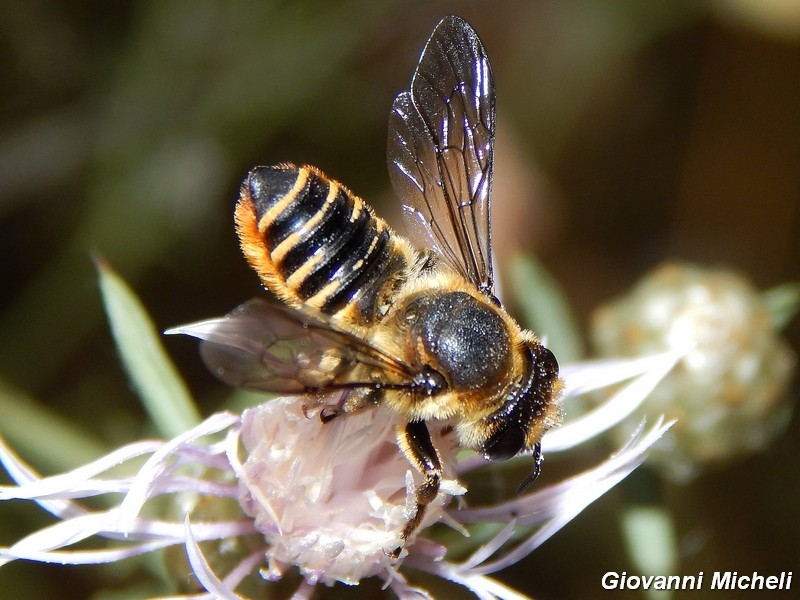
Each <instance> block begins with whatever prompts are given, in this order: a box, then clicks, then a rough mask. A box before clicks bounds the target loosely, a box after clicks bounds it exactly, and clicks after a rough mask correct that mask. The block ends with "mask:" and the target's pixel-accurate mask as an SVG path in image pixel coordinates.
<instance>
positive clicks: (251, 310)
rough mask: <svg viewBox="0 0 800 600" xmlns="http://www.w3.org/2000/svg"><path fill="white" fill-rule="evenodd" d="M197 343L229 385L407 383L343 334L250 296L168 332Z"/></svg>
mask: <svg viewBox="0 0 800 600" xmlns="http://www.w3.org/2000/svg"><path fill="white" fill-rule="evenodd" d="M167 333H170V334H172V333H182V334H186V335H191V336H193V337H197V338H200V339H201V340H203V344H202V345H201V347H200V354H201V356H202V357H203V361H204V362H205V363H206V365H207V366H208V368H209V369H210V370H211V372H212V373H214V374H215V375H216V376H217V377H219V378H220V379H222V380H223V381H224V382H226V383H228V384H230V385H233V386H235V387H242V388H247V389H251V390H259V391H264V392H278V393H304V392H312V391H323V390H333V389H340V388H341V389H344V388H357V387H379V386H393V387H405V386H411V385H412V384H413V373H412V372H411V370H410V368H409V367H407V366H406V365H405V364H403V363H402V362H401V361H399V360H397V359H395V358H392V357H390V356H389V355H387V354H386V353H384V352H382V351H381V350H379V349H377V348H375V347H373V346H371V345H369V344H368V343H366V342H364V341H363V340H360V339H359V338H357V337H355V336H353V335H350V334H348V333H345V332H342V331H338V330H335V329H332V328H331V327H330V326H329V325H328V324H327V323H326V322H325V321H324V320H323V319H322V318H319V319H315V318H313V317H310V316H308V315H306V314H303V313H300V312H298V311H295V310H292V309H290V308H287V307H284V306H279V305H276V304H271V303H269V302H266V301H264V300H261V299H258V298H255V299H253V300H250V301H249V302H246V303H245V304H242V305H241V306H239V307H238V308H236V309H235V310H233V311H232V312H231V313H229V314H227V315H226V316H224V317H222V318H219V319H210V320H207V321H200V322H198V323H193V324H190V325H184V326H181V327H176V328H174V329H170V330H169V331H167ZM359 365H364V366H366V367H369V369H368V372H369V378H368V380H364V381H358V380H355V379H353V376H354V375H353V373H354V368H355V367H358V366H359Z"/></svg>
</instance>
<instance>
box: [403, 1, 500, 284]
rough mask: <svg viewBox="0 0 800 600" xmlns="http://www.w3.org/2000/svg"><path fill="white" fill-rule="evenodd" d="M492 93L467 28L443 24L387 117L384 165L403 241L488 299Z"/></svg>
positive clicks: (459, 22) (458, 22) (455, 21)
mask: <svg viewBox="0 0 800 600" xmlns="http://www.w3.org/2000/svg"><path fill="white" fill-rule="evenodd" d="M494 135H495V92H494V80H493V78H492V69H491V66H490V65H489V59H488V57H487V56H486V51H485V50H484V48H483V45H482V44H481V41H480V40H479V39H478V35H477V34H476V33H475V31H474V30H473V29H472V27H471V26H470V25H469V24H468V23H467V22H466V21H464V20H463V19H461V18H459V17H453V16H451V17H445V18H444V19H442V21H441V22H440V23H439V25H437V26H436V29H434V31H433V33H432V34H431V37H430V39H429V40H428V43H427V44H426V45H425V49H424V50H423V51H422V56H421V57H420V60H419V64H418V65H417V68H416V71H415V72H414V76H413V78H412V80H411V90H410V91H408V92H403V93H402V94H400V95H399V96H397V98H396V99H395V102H394V105H393V107H392V112H391V114H390V117H389V142H388V151H387V161H388V163H389V175H390V177H391V180H392V185H393V186H394V189H395V193H396V194H397V195H398V196H399V197H400V198H401V200H402V201H403V203H404V205H403V217H404V219H405V222H406V226H407V228H408V229H409V235H411V236H412V237H414V241H415V242H417V243H418V244H420V245H424V246H430V247H431V248H433V250H435V251H436V252H437V253H438V254H439V255H440V256H441V257H442V258H443V259H444V261H445V262H446V263H448V264H449V265H450V266H451V267H452V268H454V269H455V270H456V271H457V272H459V273H461V274H462V275H463V276H464V277H466V278H467V279H468V280H470V281H471V282H473V283H474V284H475V285H476V286H477V287H478V288H479V289H480V290H481V291H483V292H484V293H487V294H491V293H492V288H493V277H492V244H491V232H490V227H489V210H490V202H491V200H490V198H491V187H492V164H493V160H494V159H493V157H494Z"/></svg>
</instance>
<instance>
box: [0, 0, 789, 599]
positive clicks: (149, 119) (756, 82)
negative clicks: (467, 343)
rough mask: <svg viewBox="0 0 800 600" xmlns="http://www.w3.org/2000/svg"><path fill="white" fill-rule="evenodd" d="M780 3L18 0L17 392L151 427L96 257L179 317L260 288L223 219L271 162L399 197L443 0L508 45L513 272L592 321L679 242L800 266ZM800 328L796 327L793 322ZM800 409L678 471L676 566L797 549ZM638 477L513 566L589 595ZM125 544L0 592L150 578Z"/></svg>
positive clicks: (763, 281)
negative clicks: (544, 285) (404, 146)
mask: <svg viewBox="0 0 800 600" xmlns="http://www.w3.org/2000/svg"><path fill="white" fill-rule="evenodd" d="M785 4H786V5H788V4H789V3H785ZM781 5H782V3H780V2H758V1H757V0H752V1H751V2H748V1H747V0H719V1H715V2H702V1H696V0H686V1H684V2H681V1H674V2H660V3H655V2H637V1H633V0H629V1H622V2H604V1H600V0H597V1H591V0H580V1H574V2H560V1H559V0H540V1H535V2H522V1H520V2H502V3H498V2H458V3H456V2H421V1H420V2H374V1H372V0H349V1H345V2H327V1H323V0H320V1H317V2H311V1H309V2H275V1H273V2H256V1H253V2H230V3H229V2H222V1H218V2H212V1H202V2H193V1H189V0H183V1H181V0H177V1H167V2H162V1H157V0H151V1H148V2H115V3H101V2H79V1H66V2H65V1H56V0H34V1H32V2H21V1H19V2H5V3H3V4H2V6H1V7H0V33H1V35H0V64H1V65H2V68H1V69H0V86H2V89H3V90H5V92H4V93H3V94H2V98H0V103H1V104H0V383H2V389H1V390H0V391H2V393H0V397H2V398H3V400H2V401H3V402H4V403H5V402H8V403H11V404H13V403H14V402H17V403H18V404H20V403H21V404H26V403H30V405H31V406H38V407H47V409H48V410H50V411H52V412H53V413H54V414H56V415H59V416H61V417H64V418H66V419H69V420H71V421H72V422H73V423H74V424H75V426H76V428H77V430H78V431H80V432H84V433H83V434H82V435H83V436H84V438H85V439H86V440H87V441H91V443H93V444H95V443H96V444H97V445H98V447H106V448H113V447H116V446H117V445H120V444H122V443H124V442H127V441H132V440H135V439H137V438H139V437H142V436H143V435H145V434H146V433H147V432H148V426H147V424H146V419H145V416H144V414H143V412H142V410H141V408H140V406H139V404H138V402H137V400H136V396H135V394H134V393H133V391H132V390H131V389H130V387H129V385H128V383H127V381H126V378H125V375H124V373H123V372H122V370H121V368H120V366H119V362H118V359H117V356H116V351H115V348H114V344H113V341H112V339H111V337H110V334H109V332H108V328H107V326H106V323H105V320H104V316H103V312H102V305H101V301H100V296H99V292H98V289H97V283H96V280H97V277H96V273H95V271H94V267H93V265H92V262H91V259H90V257H91V255H92V254H93V253H96V254H100V255H102V256H104V257H105V258H106V259H107V260H108V261H109V263H110V264H111V265H112V266H113V267H114V268H115V269H116V270H117V271H118V272H119V273H120V274H121V275H122V276H123V277H124V278H125V279H126V280H127V281H128V282H129V283H130V284H131V285H132V286H133V287H134V288H135V290H136V291H137V293H138V294H139V295H140V297H141V298H142V300H143V302H144V303H145V305H146V306H147V307H148V309H149V310H150V312H151V314H152V316H153V318H154V320H155V322H156V324H157V325H158V327H160V328H166V327H169V326H171V325H175V324H179V323H185V322H188V321H192V320H196V319H199V318H203V317H208V316H213V315H219V314H222V313H224V312H226V311H228V310H229V309H231V308H232V307H233V306H235V305H237V304H239V303H241V302H242V301H244V300H246V299H248V298H250V297H251V296H253V295H255V294H257V293H258V282H257V280H256V277H255V275H254V274H253V273H251V272H250V271H249V269H248V267H247V266H246V264H245V262H244V260H243V259H242V258H241V256H240V254H239V251H238V248H237V242H236V239H235V236H234V233H233V228H232V219H231V212H232V206H233V202H234V199H235V197H236V194H237V189H238V185H239V181H240V180H241V178H242V176H243V174H244V173H245V172H246V171H247V169H248V168H249V167H251V166H252V165H254V164H270V163H275V162H279V161H284V160H291V161H295V162H299V163H310V164H314V165H316V166H318V167H320V168H321V169H323V170H324V171H325V172H326V173H328V174H329V175H330V176H332V177H334V178H336V179H338V180H340V181H342V182H344V183H345V184H346V185H348V186H349V187H350V188H352V189H353V190H354V191H355V192H356V193H357V194H359V195H361V196H362V197H364V198H366V199H367V200H368V201H370V202H371V203H372V204H374V205H375V206H377V208H378V210H379V212H380V213H381V214H383V215H386V216H387V218H388V219H389V221H390V222H394V223H395V224H398V220H397V219H396V217H397V214H396V212H395V209H396V201H395V200H394V199H393V197H392V195H391V191H390V189H389V183H388V177H387V174H386V167H385V144H386V124H387V117H388V112H389V108H390V106H391V103H392V100H393V98H394V96H395V94H396V93H397V92H398V91H400V90H402V89H403V88H405V87H407V86H408V83H409V79H410V75H411V72H412V69H413V67H414V66H415V64H416V61H417V59H418V56H419V52H420V50H421V48H422V45H423V43H424V41H425V40H426V39H427V36H428V35H429V34H430V31H431V30H432V28H433V26H434V25H435V23H436V22H437V21H438V20H439V18H441V17H442V16H444V15H446V14H450V13H457V14H460V15H462V16H464V17H466V18H467V19H468V20H469V21H470V22H471V23H472V25H473V26H474V27H475V28H476V30H477V31H478V33H479V34H480V36H481V38H482V39H483V42H484V44H485V46H486V48H487V50H488V53H489V56H490V58H491V61H492V65H493V67H494V73H495V80H496V83H497V95H498V140H497V149H496V171H495V196H494V206H495V219H494V227H495V244H496V252H497V254H498V257H499V261H498V263H499V265H500V268H501V271H502V269H503V265H504V264H506V262H507V258H508V257H509V255H510V253H511V252H515V251H519V250H525V251H528V252H531V253H535V254H536V255H537V257H538V258H539V259H540V260H541V262H542V263H543V264H544V265H545V266H546V267H547V268H548V269H549V270H550V272H551V273H552V274H554V275H555V276H556V278H557V279H558V281H559V282H560V283H561V285H562V286H563V287H564V288H565V290H566V292H567V295H568V297H569V300H570V301H571V303H572V306H573V308H574V309H575V311H576V313H577V316H578V319H579V322H580V323H581V324H582V325H584V326H585V324H586V323H588V317H589V314H590V312H591V310H592V309H593V308H594V307H596V306H597V305H599V304H600V303H602V302H604V301H606V300H608V299H610V298H612V297H614V296H615V295H617V294H619V293H622V292H623V291H624V290H625V289H626V288H628V287H629V286H630V285H632V284H633V282H634V281H635V280H636V279H637V278H639V277H640V276H641V275H643V274H644V273H645V272H647V271H648V270H649V269H651V268H653V267H654V266H656V265H657V264H658V263H660V262H661V261H663V260H665V259H667V258H681V259H687V260H692V261H698V262H703V263H707V264H710V265H721V266H729V267H733V268H735V269H739V270H741V271H744V272H746V273H747V274H748V275H749V277H751V278H752V280H753V281H754V282H755V284H756V285H757V286H759V287H761V288H767V287H771V286H774V285H777V284H779V283H782V282H785V281H788V280H798V279H800V217H799V216H798V199H800V108H798V107H800V14H798V9H796V8H794V9H792V8H791V7H790V8H784V9H783V10H786V11H788V12H786V13H783V12H781V11H782V9H781ZM792 10H793V11H794V12H793V13H792V12H791V11H792ZM786 335H787V337H788V338H789V341H790V343H791V344H792V346H793V347H794V348H795V349H797V348H798V346H799V344H798V341H800V325H798V323H797V322H795V323H793V324H792V325H790V327H789V328H788V330H787V331H786ZM165 343H166V345H167V347H168V350H169V352H170V353H171V355H172V356H173V357H174V359H175V360H176V362H177V364H178V366H179V369H180V370H181V372H182V373H183V374H184V375H185V377H186V379H187V381H188V382H189V385H190V387H191V388H192V390H193V391H194V392H195V393H196V395H197V398H198V402H199V403H200V405H201V406H202V408H203V410H204V412H205V413H210V412H213V411H214V409H215V407H216V406H218V404H219V402H220V399H221V398H222V397H223V395H224V393H225V390H224V389H223V388H222V387H221V386H220V385H219V384H217V383H216V382H215V381H214V380H213V379H212V378H211V377H210V375H208V374H207V373H206V372H205V370H204V368H203V366H202V364H201V363H200V361H199V359H198V356H197V352H196V344H194V343H191V342H189V341H187V340H185V339H167V340H165ZM796 392H797V388H796V387H794V388H793V389H792V391H791V393H792V394H793V395H796ZM11 404H9V406H11ZM4 410H7V411H10V410H11V409H10V408H4ZM23 410H24V409H23ZM8 414H11V413H10V412H6V415H8ZM799 431H800V426H798V419H797V417H795V419H794V420H793V422H792V425H791V426H790V430H789V431H788V432H787V433H786V434H785V435H784V436H783V437H782V438H781V439H780V440H778V441H777V442H776V443H775V444H774V445H773V447H772V448H771V449H770V450H769V451H767V452H766V453H764V454H762V455H760V456H757V457H753V458H750V459H747V460H744V461H742V462H739V463H737V464H735V465H732V466H730V467H728V468H725V469H721V470H718V471H716V472H713V473H710V474H708V475H705V476H703V477H701V478H700V479H698V480H697V481H696V482H694V483H693V484H692V485H691V486H689V487H685V488H676V487H667V488H666V489H665V496H666V498H667V501H668V503H669V506H670V507H671V508H672V510H673V514H674V515H675V516H676V520H677V525H678V535H679V541H680V548H681V551H682V557H681V566H680V574H696V573H697V572H698V571H705V572H706V573H707V575H706V579H707V580H710V573H711V572H713V571H715V570H737V571H740V572H752V571H753V570H759V571H762V572H764V573H767V574H772V573H780V571H787V570H788V571H791V570H793V569H794V570H795V571H798V569H797V567H798V565H800V542H799V541H798V540H800V531H799V530H798V527H800V525H798V524H800V508H798V507H800V490H799V489H798V478H797V473H798V471H797V456H798V453H799V452H800V444H799V443H798V432H799ZM36 436H37V432H36V430H35V427H32V428H31V430H30V435H29V436H28V439H27V441H26V442H21V441H20V440H18V439H12V440H11V441H12V443H14V444H15V445H16V446H20V445H22V446H23V447H26V448H27V447H31V446H32V447H34V448H39V449H40V450H41V452H40V453H39V456H30V454H27V455H26V456H28V457H29V458H30V460H31V461H32V462H34V463H35V464H36V465H37V466H39V467H40V468H41V469H42V470H43V471H45V472H53V471H54V470H55V469H56V468H64V464H62V463H63V462H69V461H70V459H69V458H64V457H52V456H48V452H47V440H38V439H37V437H36ZM598 456H599V455H598ZM80 458H81V459H85V458H88V457H80ZM75 460H76V461H77V460H78V458H77V457H76V458H75ZM75 464H77V463H75ZM621 503H622V493H621V492H619V491H616V492H613V493H612V494H610V495H609V496H607V497H605V498H604V499H602V500H601V501H600V502H599V503H597V504H596V505H594V506H593V507H592V508H590V509H589V510H588V511H587V512H586V513H585V514H583V515H582V516H580V517H579V518H578V519H577V520H576V521H575V522H574V523H572V524H571V525H570V526H568V527H567V528H566V530H564V531H562V532H561V533H560V534H559V535H557V536H556V537H555V538H554V539H553V540H551V541H549V542H548V543H547V544H546V545H545V546H544V547H542V548H541V549H540V550H539V551H537V552H536V553H534V554H533V555H532V556H531V557H530V558H529V559H528V560H527V561H525V562H524V563H523V564H522V565H520V566H519V568H516V569H512V570H510V571H508V572H506V573H504V574H501V575H500V578H501V579H503V580H504V581H507V582H509V583H511V584H513V585H514V586H516V587H517V589H520V590H523V591H525V592H526V593H529V594H531V595H534V596H536V597H538V598H577V597H587V596H588V595H590V594H591V595H595V594H597V593H598V591H599V590H600V583H599V582H600V577H601V576H602V574H603V573H604V572H605V571H609V570H613V571H625V570H626V571H628V572H635V568H634V567H633V566H632V565H631V563H630V562H629V561H628V559H627V558H626V557H625V552H624V546H623V542H622V540H621V537H620V534H619V529H618V522H617V514H618V511H619V507H620V505H621ZM0 514H2V516H0V536H2V537H0V544H2V545H6V544H8V543H10V542H11V541H13V540H14V539H16V538H17V537H19V536H20V535H22V533H23V532H26V531H31V530H32V529H33V528H34V527H35V526H37V524H41V523H43V522H46V521H44V520H43V519H42V518H41V517H40V516H39V514H38V511H37V510H36V509H35V508H34V507H23V508H20V510H19V512H16V511H14V512H12V511H11V509H10V507H6V506H3V507H2V513H0ZM122 571H123V572H122V573H121V574H120V573H119V572H117V573H114V574H113V575H108V574H98V572H97V571H95V570H90V569H88V568H60V567H47V566H41V565H29V564H14V565H11V566H7V567H4V568H3V570H2V575H0V578H1V579H0V581H2V582H3V584H2V586H0V597H2V596H3V595H4V594H6V593H8V590H12V589H13V590H14V592H13V595H14V597H16V598H45V597H60V598H67V597H74V598H83V597H87V596H89V595H91V594H92V593H93V591H94V590H97V589H102V588H113V587H123V586H125V585H127V584H128V583H130V577H131V576H130V575H126V574H125V572H124V569H123V570H122ZM795 579H796V580H797V581H795V582H794V584H795V586H797V585H800V571H798V572H796V573H795ZM2 590H6V592H4V591H2ZM370 593H371V592H370ZM608 594H609V595H610V596H613V597H614V598H639V597H641V596H640V595H639V594H638V593H635V592H608ZM694 594H695V595H693V597H695V598H698V600H700V598H703V597H706V594H711V593H710V592H705V593H702V592H695V593H694ZM9 597H10V596H9ZM726 597H729V596H727V594H726Z"/></svg>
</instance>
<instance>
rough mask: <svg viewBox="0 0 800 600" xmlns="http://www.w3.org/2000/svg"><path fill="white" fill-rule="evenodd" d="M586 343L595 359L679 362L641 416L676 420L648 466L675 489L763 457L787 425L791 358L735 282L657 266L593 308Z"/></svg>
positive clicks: (749, 291) (758, 303)
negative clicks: (722, 466)
mask: <svg viewBox="0 0 800 600" xmlns="http://www.w3.org/2000/svg"><path fill="white" fill-rule="evenodd" d="M592 336H593V339H594V343H595V347H596V349H597V352H598V353H599V354H600V355H601V356H637V355H647V354H652V353H657V352H662V351H665V350H677V351H679V352H681V353H682V354H683V358H682V359H681V361H680V362H679V363H678V364H677V365H676V367H675V368H674V369H673V371H672V372H671V373H670V374H669V375H668V376H667V377H666V378H665V380H664V381H663V382H662V383H661V384H660V385H659V386H658V387H657V388H656V389H655V390H654V391H653V392H652V393H651V395H650V397H649V398H648V399H647V400H646V401H645V402H644V404H643V405H642V407H641V408H640V409H639V410H640V411H641V412H643V413H644V414H646V415H660V414H663V415H664V416H665V417H666V418H667V419H677V423H676V424H675V426H674V427H673V428H672V429H671V430H670V431H669V432H668V433H667V434H666V435H665V436H664V439H662V441H661V443H660V444H659V445H658V446H657V447H656V448H654V449H653V451H652V454H651V458H650V461H649V462H648V464H650V465H652V466H654V467H658V468H660V470H661V471H662V472H663V473H664V474H666V475H667V476H669V477H670V478H672V479H674V480H676V481H686V480H688V479H690V478H691V477H693V476H694V475H696V474H697V473H699V472H700V471H701V470H702V469H703V468H704V467H705V466H706V465H710V464H715V463H721V462H724V461H727V460H730V459H732V458H734V457H740V456H745V455H748V454H750V453H753V452H756V451H758V450H761V449H762V448H764V447H765V446H766V445H767V443H768V442H769V441H770V440H772V439H773V438H774V437H775V436H777V435H778V434H779V433H780V432H782V431H783V429H784V428H785V426H786V424H787V422H788V420H789V416H790V405H789V403H788V402H787V401H786V399H785V392H786V388H787V385H788V383H789V379H790V377H791V374H792V371H793V367H794V364H795V356H794V354H793V352H792V351H791V350H790V349H789V347H788V346H787V344H786V343H785V342H784V341H783V340H782V339H781V337H780V336H779V335H778V333H777V332H776V331H775V328H774V326H773V323H772V320H771V319H770V314H769V312H768V311H767V309H766V307H765V305H764V302H763V300H762V297H761V295H760V294H759V292H758V291H757V290H756V289H754V287H753V286H752V285H751V284H750V283H749V282H748V281H747V280H746V279H744V278H743V277H742V276H740V275H738V274H735V273H732V272H730V271H726V270H712V269H706V268H701V267H697V266H693V265H688V264H667V265H664V266H662V267H660V268H658V269H656V271H655V272H653V273H652V274H651V275H649V276H647V277H645V278H644V279H643V280H642V281H641V282H640V283H639V284H637V285H636V286H635V287H634V289H633V290H632V291H631V292H630V293H629V294H628V295H626V296H624V297H622V298H620V299H617V300H615V301H613V302H611V303H610V304H607V305H605V306H603V307H601V308H600V309H598V310H597V311H596V313H595V314H594V316H593V322H592ZM638 422H639V419H638V418H632V419H630V420H629V421H628V423H630V425H629V427H630V429H628V430H626V428H625V426H623V427H622V428H618V429H617V435H619V436H621V437H622V438H624V437H626V436H628V435H629V433H630V430H632V428H633V427H634V425H635V424H636V423H638Z"/></svg>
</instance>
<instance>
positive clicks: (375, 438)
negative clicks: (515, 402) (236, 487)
mask: <svg viewBox="0 0 800 600" xmlns="http://www.w3.org/2000/svg"><path fill="white" fill-rule="evenodd" d="M305 401H306V402H307V399H305ZM303 403H304V399H302V398H280V399H277V400H274V401H271V402H266V403H264V404H262V405H260V406H258V407H255V408H251V409H249V410H247V411H245V413H244V414H243V416H242V431H241V440H242V445H243V447H244V450H245V452H246V455H247V459H246V460H245V461H244V463H243V464H242V466H241V473H240V477H239V484H240V489H241V505H242V507H243V509H244V511H245V512H246V513H247V514H248V515H250V516H251V517H253V518H254V520H255V525H256V528H257V529H258V530H259V531H260V532H261V533H263V534H264V537H265V538H266V540H267V542H268V544H269V550H268V551H267V553H266V555H267V559H268V562H269V571H268V577H270V578H273V579H275V578H280V576H281V575H282V574H283V572H284V570H285V569H286V568H287V567H290V566H292V565H297V566H298V567H299V568H300V570H301V572H302V573H303V575H304V576H305V578H306V580H307V581H309V582H312V583H316V582H322V583H327V584H331V583H333V582H335V581H341V582H343V583H347V584H356V583H358V582H359V581H360V580H362V579H364V578H365V577H370V576H373V575H376V574H380V573H384V572H386V571H387V569H389V568H390V567H391V566H392V565H393V564H395V563H396V561H395V560H394V559H393V558H392V556H391V554H392V552H393V551H394V550H396V549H397V548H399V547H400V546H401V545H402V544H403V541H402V540H401V537H400V533H401V530H402V529H403V527H404V525H405V524H406V522H407V521H408V519H409V518H410V517H411V516H413V511H414V510H415V509H416V507H415V504H414V502H411V503H410V504H409V500H413V498H414V494H413V486H414V479H413V476H412V470H411V467H410V465H409V463H408V460H407V459H406V458H405V457H404V455H403V454H402V453H401V452H399V450H398V448H397V442H396V440H395V423H394V420H393V418H392V415H391V413H389V411H385V410H366V411H363V412H361V413H359V414H355V415H348V416H347V417H344V418H338V419H334V420H333V421H331V422H329V423H322V421H321V420H320V419H319V418H317V417H316V415H308V414H306V410H305V408H304V406H303ZM448 431H449V430H445V432H444V433H442V430H441V429H438V430H437V429H432V431H431V435H432V437H433V439H434V443H436V447H437V448H438V449H439V452H440V453H441V454H442V457H441V458H442V464H443V465H445V467H446V472H445V480H444V481H443V483H442V486H441V489H440V492H439V494H438V496H437V498H436V500H435V501H434V502H433V503H432V504H431V505H430V506H429V507H428V510H427V512H426V514H425V518H424V519H423V522H422V524H421V528H424V527H426V526H427V525H429V524H430V523H433V522H436V521H438V520H439V519H440V518H441V516H442V509H443V507H444V505H445V504H446V503H447V501H448V500H449V498H450V494H453V493H457V494H462V493H464V492H465V491H466V490H464V489H463V488H461V487H460V486H459V485H458V484H456V483H455V481H453V480H452V479H451V478H450V475H449V474H448V472H447V471H452V469H450V468H449V466H450V465H453V464H455V450H456V446H455V442H456V440H455V439H454V438H455V436H454V434H453V432H449V433H448ZM406 543H407V544H408V543H413V537H412V538H411V539H410V540H407V542H406Z"/></svg>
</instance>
